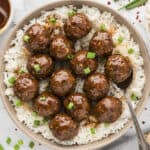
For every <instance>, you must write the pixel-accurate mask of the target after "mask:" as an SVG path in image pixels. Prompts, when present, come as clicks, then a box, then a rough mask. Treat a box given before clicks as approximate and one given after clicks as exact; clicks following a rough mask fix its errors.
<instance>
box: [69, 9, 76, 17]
mask: <svg viewBox="0 0 150 150" xmlns="http://www.w3.org/2000/svg"><path fill="white" fill-rule="evenodd" d="M75 14H77V11H76V10H71V11H69V12H68V15H69V16H74V15H75Z"/></svg>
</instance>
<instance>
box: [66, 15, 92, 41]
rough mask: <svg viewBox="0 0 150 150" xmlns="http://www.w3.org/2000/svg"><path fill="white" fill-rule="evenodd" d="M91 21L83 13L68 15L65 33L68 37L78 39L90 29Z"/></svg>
mask: <svg viewBox="0 0 150 150" xmlns="http://www.w3.org/2000/svg"><path fill="white" fill-rule="evenodd" d="M91 27H92V26H91V22H90V21H89V20H88V18H87V16H86V15H84V14H83V13H77V14H75V15H73V16H70V17H69V19H68V20H67V22H66V24H65V33H66V35H67V36H68V37H69V38H70V39H75V40H76V39H80V38H82V37H84V36H85V35H87V34H88V33H89V32H90V30H91Z"/></svg>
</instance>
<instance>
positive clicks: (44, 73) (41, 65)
mask: <svg viewBox="0 0 150 150" xmlns="http://www.w3.org/2000/svg"><path fill="white" fill-rule="evenodd" d="M53 66H54V65H53V60H52V58H51V57H49V56H48V55H46V54H36V55H33V56H31V57H30V58H29V60H28V64H27V68H28V71H29V72H30V73H31V74H32V75H33V76H34V77H36V78H38V79H44V78H46V77H48V76H49V75H50V73H51V72H52V69H53Z"/></svg>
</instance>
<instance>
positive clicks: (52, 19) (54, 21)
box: [49, 17, 57, 24]
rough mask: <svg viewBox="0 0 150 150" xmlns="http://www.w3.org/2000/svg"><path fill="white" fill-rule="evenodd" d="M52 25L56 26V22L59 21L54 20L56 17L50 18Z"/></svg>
mask: <svg viewBox="0 0 150 150" xmlns="http://www.w3.org/2000/svg"><path fill="white" fill-rule="evenodd" d="M49 21H50V22H51V23H52V24H55V23H56V21H57V19H56V18H54V17H52V18H50V20H49Z"/></svg>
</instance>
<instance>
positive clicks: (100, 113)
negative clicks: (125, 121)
mask: <svg viewBox="0 0 150 150" xmlns="http://www.w3.org/2000/svg"><path fill="white" fill-rule="evenodd" d="M121 113H122V102H121V101H120V100H119V99H118V98H115V97H111V96H108V97H105V98H103V99H101V100H100V101H99V102H98V103H97V105H96V106H95V108H94V114H95V116H96V117H97V119H98V121H99V122H100V123H102V122H106V123H112V122H115V121H116V120H117V119H118V118H119V117H120V115H121Z"/></svg>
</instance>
